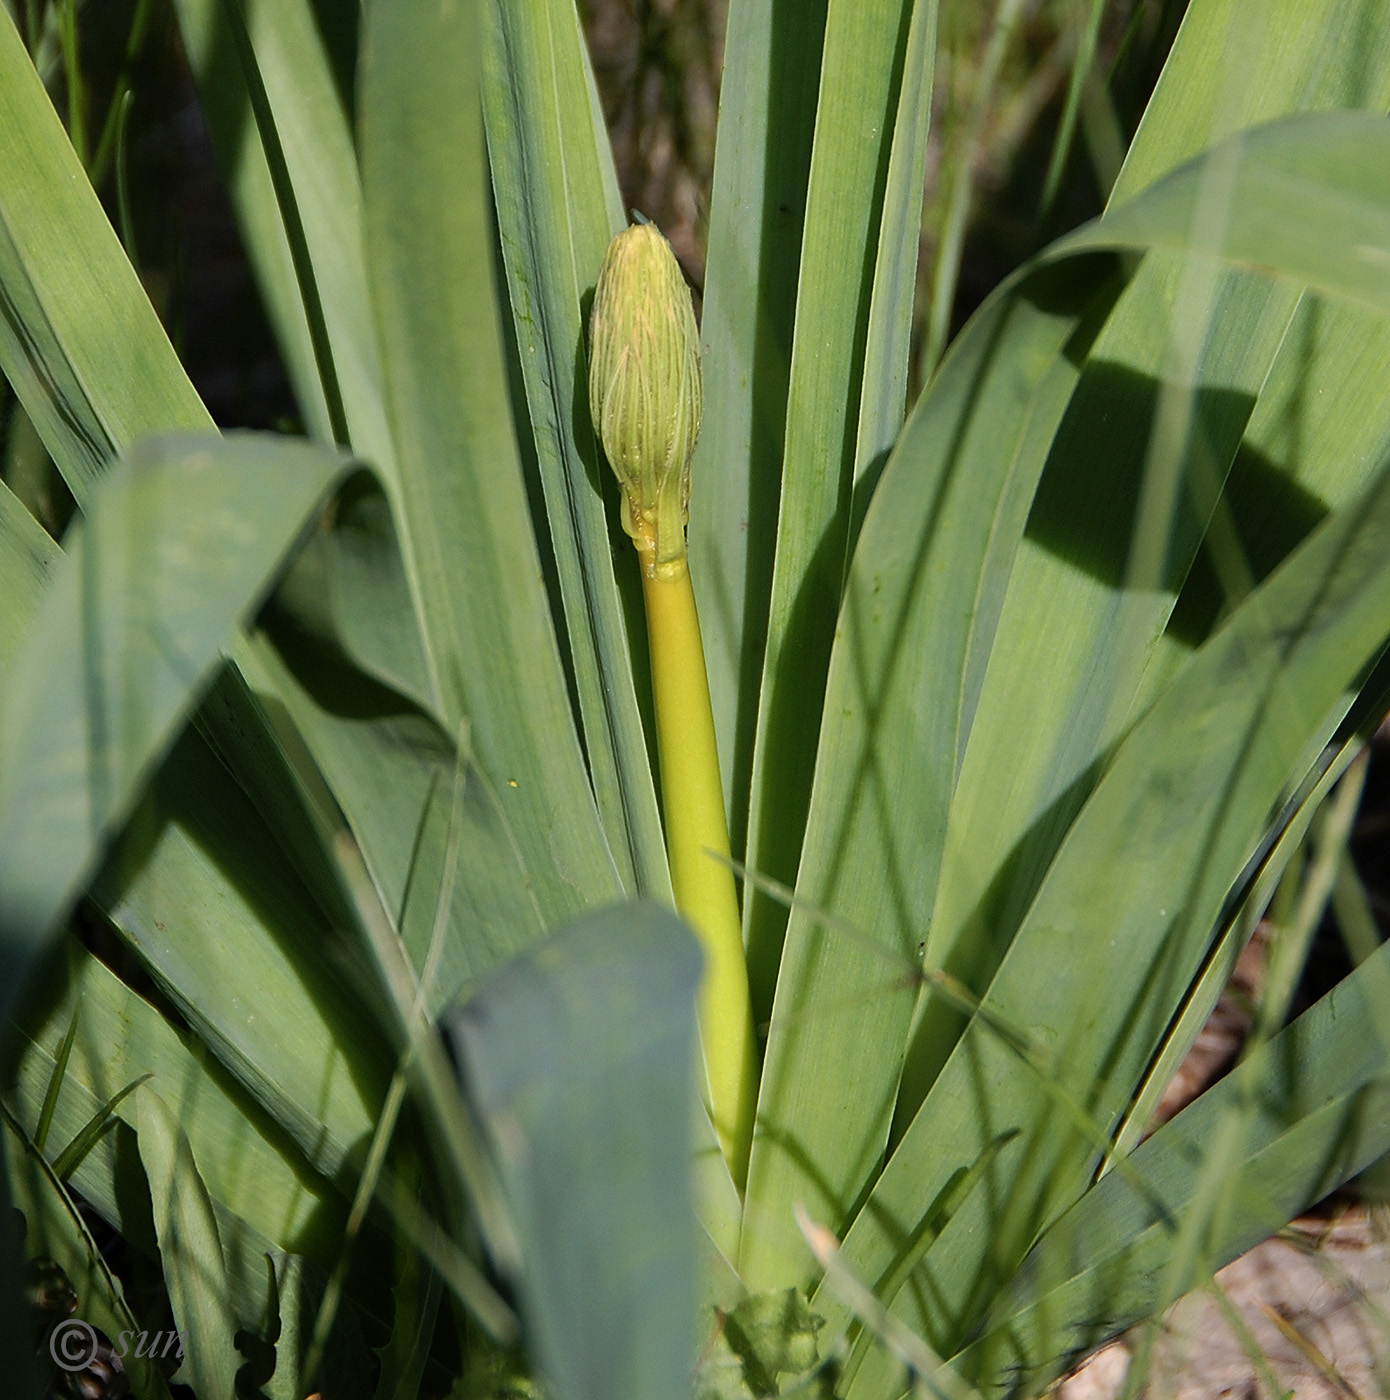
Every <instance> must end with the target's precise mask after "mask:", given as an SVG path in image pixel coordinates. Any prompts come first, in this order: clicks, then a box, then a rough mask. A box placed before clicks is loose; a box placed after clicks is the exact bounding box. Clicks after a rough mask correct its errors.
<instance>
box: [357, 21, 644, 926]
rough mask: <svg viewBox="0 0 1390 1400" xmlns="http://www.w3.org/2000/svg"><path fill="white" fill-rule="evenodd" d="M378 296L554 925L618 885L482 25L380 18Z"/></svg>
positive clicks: (437, 611) (494, 771)
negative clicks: (555, 593)
mask: <svg viewBox="0 0 1390 1400" xmlns="http://www.w3.org/2000/svg"><path fill="white" fill-rule="evenodd" d="M360 67H361V80H362V87H361V94H360V110H361V115H362V161H363V191H364V208H365V219H366V243H367V252H368V269H369V279H370V282H371V285H372V288H373V293H374V298H375V310H376V317H377V324H378V329H379V333H380V337H381V342H380V343H381V354H382V362H383V370H384V373H385V377H386V382H387V399H388V404H389V411H390V418H391V423H392V430H393V436H394V441H395V444H396V449H397V460H398V463H399V467H400V473H401V495H402V501H403V507H404V509H403V524H402V529H403V533H406V534H409V535H410V536H411V538H412V540H413V546H414V550H415V557H416V560H417V565H418V569H419V577H420V600H421V604H422V608H423V618H422V622H423V627H424V631H425V634H426V636H427V638H428V642H429V646H430V649H431V651H432V653H433V654H434V656H435V658H436V661H437V664H438V666H439V681H440V686H441V690H442V693H443V695H444V698H445V718H446V719H448V720H449V721H450V722H451V723H456V722H457V721H458V719H460V718H462V717H466V718H467V721H468V724H469V730H470V736H471V744H472V748H473V752H474V754H475V755H476V756H477V760H478V763H479V766H480V767H481V768H482V769H483V770H484V771H485V772H486V773H487V774H488V776H489V777H490V778H491V779H492V781H493V783H494V784H495V785H496V789H497V792H498V794H499V796H500V797H501V798H502V801H503V805H504V810H505V811H506V813H507V816H508V820H509V821H510V823H511V826H512V829H513V830H514V831H515V832H516V833H517V839H518V841H519V842H520V843H521V848H522V858H523V861H524V863H525V865H526V868H527V869H528V871H530V872H531V875H532V878H533V879H534V881H535V893H536V898H537V900H538V902H539V904H540V907H541V910H542V914H543V916H544V918H545V920H546V923H547V925H554V924H556V923H558V922H560V921H562V920H563V919H564V918H565V917H567V916H568V915H571V914H573V913H576V912H578V911H579V910H580V909H582V908H583V907H585V905H587V904H590V903H594V902H601V901H602V900H604V899H609V898H614V897H616V896H617V895H618V894H619V893H620V890H621V883H620V881H619V879H618V875H617V871H616V869H615V867H614V864H613V858H612V856H611V854H610V853H609V850H608V847H607V843H606V841H605V839H604V834H603V829H602V825H601V823H600V821H599V818H598V813H597V809H596V807H595V805H594V798H593V794H592V791H591V789H590V787H589V782H588V778H587V775H586V773H585V769H584V764H583V760H582V756H581V754H580V749H579V742H578V737H577V735H576V733H575V729H574V722H573V717H572V714H571V711H570V706H569V697H568V695H567V693H566V689H565V682H564V676H563V673H562V670H561V666H560V659H559V653H558V649H557V647H556V642H555V634H554V630H553V628H552V626H551V621H550V616H549V612H548V608H547V604H546V596H545V589H544V585H543V582H542V578H541V570H540V564H539V559H538V556H537V553H536V545H535V540H534V537H533V536H532V534H531V525H530V518H529V514H528V509H527V502H526V493H525V487H524V484H523V481H522V476H521V470H520V465H519V462H518V457H517V448H516V443H515V439H514V437H513V435H512V425H511V418H510V415H509V414H507V413H502V412H499V411H498V406H499V405H500V404H503V403H505V402H506V395H507V383H506V377H505V374H504V370H503V356H502V337H501V327H500V322H499V318H498V307H497V299H496V288H495V282H494V277H493V268H492V252H491V248H492V232H491V213H490V209H489V200H488V193H487V184H486V175H485V172H484V169H483V134H482V121H481V113H480V111H479V105H480V104H479V103H478V101H477V98H476V96H470V94H476V93H477V90H478V73H477V68H478V30H477V13H476V6H475V5H474V4H472V3H465V4H459V5H457V6H453V7H450V8H449V9H447V10H443V9H440V8H439V7H437V6H433V5H430V4H427V3H424V0H419V2H418V3H416V0H411V2H410V3H402V4H394V5H378V6H375V7H374V8H373V9H372V10H371V11H370V12H369V14H368V17H367V32H366V35H365V43H364V49H363V53H362V57H361V60H360Z"/></svg>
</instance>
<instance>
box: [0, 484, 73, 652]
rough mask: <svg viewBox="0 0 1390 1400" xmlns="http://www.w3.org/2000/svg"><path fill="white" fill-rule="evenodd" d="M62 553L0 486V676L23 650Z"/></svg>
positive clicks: (12, 496) (16, 501)
mask: <svg viewBox="0 0 1390 1400" xmlns="http://www.w3.org/2000/svg"><path fill="white" fill-rule="evenodd" d="M61 553H62V551H61V550H60V549H59V548H58V546H57V545H56V544H55V543H54V542H53V540H52V539H51V538H50V537H49V536H48V534H47V532H46V531H45V530H44V528H43V526H42V525H40V524H39V522H38V521H37V520H35V519H34V517H33V516H32V515H30V514H29V512H28V511H27V510H26V509H25V507H24V504H23V502H21V501H20V499H19V498H18V497H17V496H16V495H15V494H14V492H13V491H11V490H10V488H9V487H8V486H6V485H4V483H3V482H0V598H3V599H4V600H5V606H4V608H3V609H0V676H3V675H5V674H7V672H8V671H9V669H10V667H11V666H12V665H13V664H14V662H15V660H16V659H17V657H18V656H19V653H20V651H21V649H22V644H23V642H24V638H25V637H26V636H27V635H28V632H29V624H30V622H31V621H32V620H33V616H34V612H35V610H36V609H37V608H38V605H39V599H40V598H41V597H42V596H43V594H44V592H45V591H46V589H47V587H48V583H49V580H50V578H51V577H52V573H53V567H54V564H55V562H56V561H57V559H58V557H59V555H60V554H61Z"/></svg>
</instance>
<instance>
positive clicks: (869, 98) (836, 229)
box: [744, 0, 932, 1014]
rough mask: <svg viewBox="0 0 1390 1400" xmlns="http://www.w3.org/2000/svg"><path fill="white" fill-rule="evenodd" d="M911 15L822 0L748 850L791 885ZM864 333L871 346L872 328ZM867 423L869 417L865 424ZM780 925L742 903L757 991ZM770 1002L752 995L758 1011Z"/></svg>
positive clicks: (920, 131) (773, 909) (884, 312)
mask: <svg viewBox="0 0 1390 1400" xmlns="http://www.w3.org/2000/svg"><path fill="white" fill-rule="evenodd" d="M917 9H925V10H931V9H932V0H898V3H893V4H881V5H864V4H861V3H859V0H830V6H829V10H828V14H827V18H826V30H825V50H824V54H823V56H822V61H821V81H820V96H819V99H818V102H817V107H816V136H815V144H814V148H813V151H812V156H811V172H810V181H809V185H808V190H807V196H806V226H805V232H804V234H803V237H802V249H801V265H800V270H799V282H798V287H797V306H796V331H795V336H794V340H793V345H792V357H791V370H790V381H789V386H788V391H787V419H786V437H785V449H784V454H783V467H782V491H781V500H780V504H779V507H778V517H777V550H776V556H775V561H774V566H773V578H772V592H771V600H770V603H769V608H768V630H767V648H766V651H765V653H764V655H763V658H762V690H761V695H760V698H759V702H758V722H757V733H756V739H755V742H754V749H753V767H752V789H751V794H750V802H749V816H748V841H747V854H746V859H747V861H748V864H749V865H750V866H752V867H753V868H755V869H757V870H758V871H760V872H761V873H763V874H764V875H768V876H771V877H772V878H774V879H778V880H783V881H785V882H787V883H789V884H790V883H791V882H792V881H793V880H795V878H796V867H797V860H798V856H799V853H800V850H801V840H802V834H803V830H804V827H805V823H806V811H807V806H808V803H809V801H810V793H811V776H812V772H813V767H812V765H811V764H810V763H809V762H808V756H809V755H810V754H811V753H813V752H814V751H815V747H816V741H817V736H818V735H819V732H820V721H821V706H822V702H823V700H824V690H823V688H822V683H821V677H822V676H824V675H825V668H826V663H827V661H828V660H829V655H830V646H831V642H832V641H833V639H834V635H835V619H836V615H837V613H838V611H839V606H840V590H841V587H842V585H843V581H844V572H845V564H846V549H847V545H848V540H849V516H850V511H849V505H850V494H851V489H852V487H853V483H854V475H855V467H856V455H857V452H858V447H859V410H860V402H861V382H862V376H863V373H864V368H865V362H864V348H863V347H864V344H865V340H866V338H868V337H869V336H870V320H871V310H873V309H874V308H873V296H874V283H875V273H876V271H877V270H878V261H879V260H878V249H879V245H880V241H881V238H882V236H883V233H884V230H883V229H882V227H881V225H882V219H883V214H884V195H883V190H884V188H885V186H886V185H887V183H888V177H889V173H890V166H891V163H892V153H893V147H894V133H895V127H896V118H897V116H898V115H899V104H900V100H901V97H902V88H903V86H904V83H905V82H906V81H911V82H914V83H916V82H922V81H924V79H925V77H926V74H924V73H923V72H921V71H918V72H916V73H913V74H911V75H904V72H903V65H904V60H905V53H906V49H907V47H908V42H907V41H908V35H909V31H910V27H911V18H912V14H913V11H915V10H917ZM919 32H920V31H919ZM903 115H904V117H905V119H906V120H907V121H909V123H911V122H913V121H914V120H915V114H914V111H913V104H912V103H911V102H907V103H904V104H903ZM925 139H926V131H925V126H924V124H922V123H921V122H920V121H916V125H915V129H914V130H913V132H912V133H911V136H910V137H907V138H906V139H905V140H904V142H903V143H902V144H901V145H900V147H899V150H900V152H901V153H903V155H904V156H905V158H906V160H907V163H908V166H909V168H910V167H911V165H912V164H913V163H914V162H915V159H916V156H915V154H914V153H912V148H913V141H914V140H920V141H925ZM904 178H905V177H904ZM894 190H895V194H899V192H900V191H901V185H900V184H897V183H896V182H895V184H894ZM900 197H901V196H900ZM892 223H893V220H892V219H891V218H890V224H892ZM894 231H895V230H894V229H892V228H890V229H889V230H888V232H889V233H892V232H894ZM893 251H894V253H896V255H897V256H899V257H902V256H914V254H910V253H908V252H907V250H902V249H898V250H893ZM885 273H886V269H885ZM900 312H901V306H900V303H898V302H897V301H896V299H895V298H893V297H892V296H890V295H888V293H887V289H886V287H884V289H883V294H882V295H881V296H880V300H879V305H878V308H877V310H876V314H877V317H878V318H879V325H881V326H883V327H888V326H892V325H894V324H895V322H896V318H897V317H898V316H899V315H900ZM874 342H875V348H876V353H877V352H878V350H879V349H880V348H881V347H880V344H879V341H878V338H877V336H875V337H874ZM884 368H886V365H884V364H881V365H879V369H880V370H882V369H884ZM881 387H882V386H879V388H880V389H881ZM878 416H879V415H878V413H877V412H876V411H875V412H874V413H871V418H872V419H876V418H877V417H878ZM872 436H874V437H877V436H878V435H877V434H874V435H872ZM784 923H785V918H784V911H783V910H782V909H781V908H780V906H778V905H777V904H775V903H774V902H773V901H771V900H768V899H767V898H766V897H765V896H762V895H759V894H757V893H756V892H754V893H752V894H750V895H749V896H748V897H747V898H746V899H745V907H744V928H745V942H746V943H747V945H748V949H749V962H750V965H751V967H752V968H753V979H754V988H755V994H757V995H760V996H761V995H764V994H765V993H766V991H767V990H768V986H769V981H770V979H767V978H766V976H765V973H764V969H765V968H767V967H768V966H775V964H776V961H777V950H778V948H779V946H780V943H781V937H782V930H783V927H784ZM766 1004H767V1003H766V1001H765V1000H755V1002H754V1007H755V1014H758V1013H761V1012H762V1011H763V1010H764V1009H765V1007H766Z"/></svg>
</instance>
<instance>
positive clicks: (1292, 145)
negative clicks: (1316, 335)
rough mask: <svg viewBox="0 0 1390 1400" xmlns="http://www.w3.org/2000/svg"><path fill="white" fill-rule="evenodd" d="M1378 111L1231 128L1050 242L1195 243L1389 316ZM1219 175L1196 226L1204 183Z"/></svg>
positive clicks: (1389, 207)
mask: <svg viewBox="0 0 1390 1400" xmlns="http://www.w3.org/2000/svg"><path fill="white" fill-rule="evenodd" d="M1388 155H1390V119H1387V118H1386V117H1384V116H1381V115H1378V114H1377V115H1373V114H1371V113H1369V112H1316V113H1303V114H1300V115H1297V116H1291V117H1286V118H1284V119H1283V120H1282V121H1277V122H1272V123H1271V124H1269V125H1268V126H1264V127H1261V128H1259V129H1258V130H1256V131H1249V132H1242V133H1240V134H1239V135H1237V136H1233V137H1230V138H1229V139H1228V140H1227V141H1225V142H1223V143H1222V144H1220V145H1218V146H1216V147H1215V148H1214V149H1213V150H1212V151H1211V152H1210V153H1208V154H1207V155H1204V156H1202V157H1200V158H1199V159H1197V160H1194V161H1191V162H1189V163H1188V164H1186V165H1184V166H1182V167H1181V168H1179V169H1178V170H1175V171H1174V172H1173V173H1172V174H1170V175H1167V176H1165V177H1164V178H1163V179H1162V180H1160V181H1159V182H1158V183H1157V184H1155V185H1152V186H1151V187H1150V188H1148V189H1147V190H1144V191H1143V192H1142V193H1141V194H1138V195H1136V196H1135V197H1133V198H1132V199H1130V200H1128V201H1127V202H1126V203H1124V204H1121V205H1118V206H1115V207H1113V208H1111V209H1109V210H1107V211H1106V213H1105V215H1104V217H1102V218H1100V219H1097V220H1096V221H1095V222H1094V223H1091V224H1087V225H1086V227H1085V228H1082V229H1078V230H1077V231H1076V232H1075V233H1073V234H1070V235H1068V236H1067V237H1066V238H1063V239H1062V240H1060V242H1058V243H1057V244H1056V245H1054V248H1053V249H1052V251H1051V254H1050V255H1056V256H1065V255H1066V254H1067V253H1069V252H1071V251H1073V250H1075V249H1080V248H1098V247H1122V246H1126V245H1129V246H1133V245H1139V246H1143V247H1149V248H1168V249H1173V250H1177V251H1181V252H1186V251H1190V250H1193V249H1197V250H1200V251H1205V252H1208V253H1210V254H1211V255H1212V256H1215V257H1219V258H1221V259H1222V260H1223V261H1227V262H1232V263H1236V264H1238V265H1242V266H1246V267H1251V268H1255V269H1257V270H1260V271H1272V272H1277V273H1279V274H1281V275H1282V276H1284V277H1287V278H1289V279H1290V280H1292V281H1294V282H1296V283H1304V284H1306V285H1308V286H1310V287H1313V288H1315V289H1317V290H1319V291H1323V292H1329V293H1331V294H1332V295H1334V296H1337V297H1344V298H1346V299H1347V300H1348V301H1352V302H1355V303H1358V304H1359V305H1361V306H1365V307H1367V308H1369V309H1370V310H1373V311H1378V312H1380V313H1381V314H1382V315H1385V314H1390V160H1388V159H1387V156H1388ZM1218 178H1219V179H1223V180H1225V181H1229V195H1228V196H1227V197H1228V199H1229V210H1228V211H1227V213H1226V215H1225V217H1224V219H1223V220H1222V221H1221V223H1220V225H1219V226H1218V227H1216V228H1214V229H1212V230H1211V231H1210V233H1207V232H1206V231H1205V230H1204V229H1203V226H1202V220H1201V215H1200V203H1201V200H1202V198H1203V189H1204V186H1205V185H1206V184H1207V183H1209V182H1210V181H1212V180H1214V179H1218Z"/></svg>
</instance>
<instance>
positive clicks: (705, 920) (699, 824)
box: [589, 224, 758, 1191]
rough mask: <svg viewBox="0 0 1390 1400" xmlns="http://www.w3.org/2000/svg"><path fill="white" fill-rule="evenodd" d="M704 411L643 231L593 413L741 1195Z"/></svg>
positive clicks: (595, 329)
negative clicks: (627, 550)
mask: <svg viewBox="0 0 1390 1400" xmlns="http://www.w3.org/2000/svg"><path fill="white" fill-rule="evenodd" d="M703 403H704V390H703V383H702V379H701V372H700V334H699V331H698V329H697V328H696V325H695V314H694V312H693V311H692V309H691V306H690V293H689V291H688V290H687V289H686V285H685V279H684V278H683V277H682V276H681V270H680V267H679V265H678V264H677V262H676V258H675V254H673V253H672V252H671V246H670V244H668V243H667V242H666V240H665V239H664V238H663V237H662V236H661V234H660V233H659V232H658V231H657V230H656V229H655V228H653V227H652V226H651V225H650V224H641V225H638V226H637V227H635V228H630V229H627V230H625V231H624V232H622V233H620V234H618V235H617V236H616V237H615V238H614V239H613V241H612V243H611V244H610V245H609V248H608V252H607V254H606V255H605V257H604V260H603V267H602V269H601V270H600V272H599V279H598V286H597V287H596V288H595V289H594V309H593V318H592V337H591V343H590V359H589V404H590V409H591V411H592V413H593V418H594V425H595V427H597V429H598V431H599V436H600V438H601V439H602V440H603V450H604V452H605V453H606V454H607V457H608V460H609V462H610V464H611V465H612V467H613V470H614V472H615V473H616V474H617V477H618V480H619V481H620V482H621V483H622V487H623V502H624V505H623V528H624V529H625V530H626V531H627V533H628V534H629V535H631V536H632V541H633V543H634V544H635V545H636V546H637V553H638V556H639V557H640V559H641V561H642V585H643V589H644V592H645V594H646V604H647V636H648V638H649V640H650V643H651V661H652V692H653V695H654V698H655V702H656V730H657V750H658V753H659V756H660V760H661V795H662V800H663V805H664V807H665V812H666V854H667V859H668V861H669V862H670V866H671V885H672V888H673V890H674V892H675V896H676V907H677V908H678V909H679V910H680V911H681V913H682V914H684V915H685V917H686V919H687V920H689V922H690V924H691V925H692V927H693V928H694V929H695V932H696V933H697V934H698V935H699V938H700V942H701V944H702V946H703V948H704V952H705V973H704V979H703V981H702V982H701V984H700V1007H699V1011H700V1040H701V1042H702V1044H703V1047H704V1052H705V1069H706V1073H707V1075H708V1080H709V1097H710V1113H711V1115H712V1117H713V1119H714V1126H715V1129H716V1131H717V1132H718V1134H719V1145H720V1147H721V1149H722V1150H723V1153H724V1157H725V1160H726V1161H727V1162H728V1164H729V1170H730V1172H731V1173H732V1174H733V1178H734V1181H735V1182H736V1183H737V1184H738V1188H739V1190H740V1191H741V1190H742V1189H743V1184H744V1181H745V1179H746V1178H747V1176H748V1153H749V1150H750V1148H751V1145H752V1140H753V1112H754V1108H755V1106H756V1098H757V1088H758V1070H757V1050H756V1047H755V1045H754V1042H753V1021H752V1013H751V1011H750V1009H749V1003H748V969H747V966H746V965H745V962H744V956H743V929H742V923H741V921H740V919H739V912H738V895H737V893H736V891H735V889H734V877H733V873H732V871H731V870H730V869H729V866H728V865H727V863H726V862H727V860H728V856H729V829H728V825H727V823H726V822H725V820H724V794H723V792H722V791H721V788H720V779H719V754H718V752H717V751H716V749H715V743H714V715H713V713H712V712H711V710H710V703H709V681H708V679H707V678H706V675H705V651H704V646H703V645H702V643H701V641H700V620H699V618H698V617H697V616H696V613H695V594H694V593H693V591H692V590H691V587H690V571H689V567H688V564H687V561H686V548H685V523H686V513H687V508H688V506H689V503H690V460H691V457H692V456H693V455H694V452H695V442H696V439H697V438H698V437H699V434H700V414H701V410H702V407H703ZM720 857H723V859H722V860H721V859H720Z"/></svg>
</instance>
